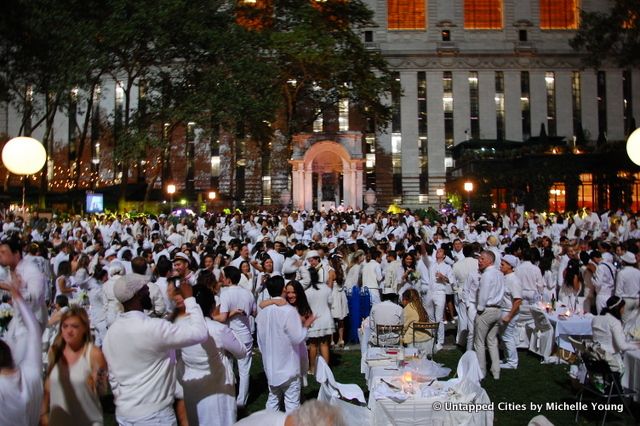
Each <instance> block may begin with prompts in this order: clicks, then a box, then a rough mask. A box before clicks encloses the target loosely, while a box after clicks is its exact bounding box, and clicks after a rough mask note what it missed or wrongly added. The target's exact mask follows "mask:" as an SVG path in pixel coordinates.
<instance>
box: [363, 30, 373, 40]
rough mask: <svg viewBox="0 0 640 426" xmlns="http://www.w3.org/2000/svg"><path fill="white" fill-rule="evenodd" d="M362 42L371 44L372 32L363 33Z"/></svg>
mask: <svg viewBox="0 0 640 426" xmlns="http://www.w3.org/2000/svg"><path fill="white" fill-rule="evenodd" d="M364 42H365V43H372V42H373V31H365V32H364Z"/></svg>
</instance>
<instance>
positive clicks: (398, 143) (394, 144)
mask: <svg viewBox="0 0 640 426" xmlns="http://www.w3.org/2000/svg"><path fill="white" fill-rule="evenodd" d="M394 77H395V79H396V81H397V82H400V73H397V72H396V73H394ZM391 102H392V104H393V117H392V119H391V165H392V168H393V195H395V196H398V195H402V133H401V132H402V127H401V125H400V124H401V120H400V96H399V95H398V94H394V95H393V96H392V99H391Z"/></svg>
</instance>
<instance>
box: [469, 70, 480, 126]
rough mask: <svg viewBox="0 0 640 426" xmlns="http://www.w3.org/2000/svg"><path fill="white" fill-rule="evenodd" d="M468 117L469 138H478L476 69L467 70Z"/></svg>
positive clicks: (478, 107)
mask: <svg viewBox="0 0 640 426" xmlns="http://www.w3.org/2000/svg"><path fill="white" fill-rule="evenodd" d="M469 119H470V122H469V128H470V130H471V139H480V91H479V89H478V72H477V71H469Z"/></svg>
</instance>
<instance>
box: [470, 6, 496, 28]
mask: <svg viewBox="0 0 640 426" xmlns="http://www.w3.org/2000/svg"><path fill="white" fill-rule="evenodd" d="M464 27H465V28H466V29H471V30H501V29H502V1H501V0H465V2H464Z"/></svg>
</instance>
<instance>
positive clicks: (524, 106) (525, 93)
mask: <svg viewBox="0 0 640 426" xmlns="http://www.w3.org/2000/svg"><path fill="white" fill-rule="evenodd" d="M529 87H530V85H529V71H522V72H521V73H520V111H522V140H525V141H526V140H527V139H529V138H530V137H531V102H530V91H529Z"/></svg>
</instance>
